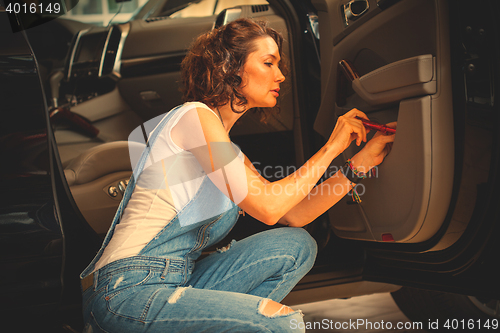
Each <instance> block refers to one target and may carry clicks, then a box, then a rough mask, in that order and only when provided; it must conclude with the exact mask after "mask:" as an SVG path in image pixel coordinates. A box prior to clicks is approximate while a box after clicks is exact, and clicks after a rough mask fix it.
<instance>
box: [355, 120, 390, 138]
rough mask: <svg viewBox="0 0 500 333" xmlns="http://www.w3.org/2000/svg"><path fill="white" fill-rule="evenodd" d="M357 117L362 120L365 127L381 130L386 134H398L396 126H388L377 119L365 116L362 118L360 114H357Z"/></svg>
mask: <svg viewBox="0 0 500 333" xmlns="http://www.w3.org/2000/svg"><path fill="white" fill-rule="evenodd" d="M356 119H359V120H361V122H362V123H363V126H365V128H367V129H370V130H375V131H379V132H382V133H384V134H385V135H389V134H396V130H395V129H394V128H390V127H387V126H386V125H382V124H379V123H377V122H375V121H370V120H366V119H365V118H361V117H358V116H356Z"/></svg>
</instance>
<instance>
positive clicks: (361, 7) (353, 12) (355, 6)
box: [342, 0, 370, 25]
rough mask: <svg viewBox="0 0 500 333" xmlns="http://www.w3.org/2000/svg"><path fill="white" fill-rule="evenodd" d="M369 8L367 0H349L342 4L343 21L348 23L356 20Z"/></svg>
mask: <svg viewBox="0 0 500 333" xmlns="http://www.w3.org/2000/svg"><path fill="white" fill-rule="evenodd" d="M369 8H370V4H369V3H368V0H351V1H349V2H348V3H346V4H344V5H343V8H342V9H343V12H344V22H345V25H349V21H355V20H357V19H358V18H359V17H360V16H361V15H363V14H364V13H366V12H367V11H368V9H369Z"/></svg>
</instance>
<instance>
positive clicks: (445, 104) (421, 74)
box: [41, 0, 454, 243]
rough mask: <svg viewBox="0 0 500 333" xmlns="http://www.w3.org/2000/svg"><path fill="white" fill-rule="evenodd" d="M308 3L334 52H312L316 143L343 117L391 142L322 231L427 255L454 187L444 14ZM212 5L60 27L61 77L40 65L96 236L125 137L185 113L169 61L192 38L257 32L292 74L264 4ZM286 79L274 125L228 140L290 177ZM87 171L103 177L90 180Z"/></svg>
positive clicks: (253, 125)
mask: <svg viewBox="0 0 500 333" xmlns="http://www.w3.org/2000/svg"><path fill="white" fill-rule="evenodd" d="M203 3H205V2H200V3H197V4H195V5H194V6H200V5H201V4H203ZM244 3H245V2H244ZM312 3H313V5H314V6H315V7H316V8H317V9H318V17H319V21H320V22H321V24H320V25H319V34H320V35H321V36H323V38H322V41H323V40H333V44H332V45H328V44H325V43H322V44H321V48H320V49H321V59H322V64H321V66H322V67H321V68H322V74H321V96H322V97H321V105H320V107H319V111H318V113H317V116H316V119H315V122H314V129H315V130H316V131H317V132H318V133H320V134H321V135H322V136H323V137H325V138H327V137H328V135H329V133H330V132H331V130H332V129H333V126H334V124H335V119H336V117H338V116H340V115H342V114H344V113H345V112H347V111H348V110H350V109H352V108H358V109H360V110H363V111H365V112H366V113H367V115H368V116H369V117H370V118H371V119H374V120H377V121H378V122H380V123H387V122H391V121H396V120H397V121H398V128H399V131H398V134H399V135H398V136H397V140H396V142H395V143H394V146H393V149H392V152H391V154H390V155H389V156H388V158H387V160H386V161H385V162H384V163H383V165H381V166H380V167H379V168H378V170H377V171H378V175H377V177H376V178H373V179H368V180H367V181H366V182H365V183H364V187H363V198H365V200H363V205H356V204H350V202H348V201H349V200H350V198H348V197H346V198H345V199H344V202H343V203H341V204H338V205H335V206H334V207H333V208H332V209H330V211H329V216H330V223H331V227H332V230H333V231H334V232H335V234H336V235H337V236H340V237H342V238H347V239H356V240H368V241H377V242H381V241H388V240H389V241H393V242H402V243H418V242H422V241H425V240H427V239H429V238H430V237H432V235H434V234H435V233H436V231H437V230H438V229H439V228H440V227H441V223H442V221H443V220H444V215H445V214H446V211H447V207H448V202H449V200H450V197H451V189H452V181H453V172H451V171H450V170H453V151H454V141H453V127H452V122H451V121H450V120H451V119H452V109H451V103H450V100H451V84H450V75H449V72H450V69H449V64H448V63H447V60H446V59H448V58H447V57H448V56H449V52H450V51H449V37H448V32H447V27H448V22H447V17H446V8H445V7H444V5H443V4H442V2H437V1H425V2H424V3H420V2H415V1H400V2H398V3H397V4H396V5H394V6H391V7H389V8H387V9H386V10H382V9H381V8H383V7H381V6H377V1H375V0H366V1H365V0H363V1H354V2H353V1H351V2H346V1H343V0H338V1H333V0H314V1H312ZM224 4H226V5H227V6H229V4H231V6H230V8H225V7H221V5H224ZM167 5H168V2H167V3H166V4H165V6H167ZM205 5H206V3H205ZM217 5H218V9H217V10H219V13H218V14H213V15H209V16H197V14H192V15H190V14H189V12H188V11H187V10H188V9H189V8H190V6H187V7H184V8H182V9H181V10H180V11H179V10H178V11H175V10H174V11H173V13H172V9H171V8H155V9H150V10H149V13H148V15H145V14H144V15H143V14H142V13H143V12H144V10H142V11H141V12H139V15H138V17H139V19H137V16H136V19H134V20H131V21H130V22H127V23H123V24H113V25H109V26H108V27H94V26H89V25H83V24H82V23H78V24H74V23H73V22H70V21H65V20H63V19H61V20H58V21H60V22H57V24H60V25H63V26H65V28H66V29H65V30H66V31H65V33H66V34H67V35H68V36H69V35H71V34H73V36H74V37H73V38H72V40H71V46H70V47H69V49H68V52H67V54H66V55H65V57H64V60H63V62H64V64H63V66H62V67H61V66H60V68H59V69H58V68H57V67H56V66H55V65H54V64H49V65H52V68H47V69H46V72H47V73H48V74H47V75H48V77H47V83H46V85H47V86H48V88H49V89H47V91H50V96H49V99H50V100H51V101H53V111H52V112H51V120H52V123H53V128H54V133H55V137H56V141H57V147H58V151H59V156H60V159H61V162H62V164H63V166H64V168H65V170H66V172H65V174H66V176H67V180H68V184H69V186H70V188H71V192H72V195H73V198H74V200H75V202H76V204H77V205H78V207H79V209H80V211H81V212H82V214H83V215H84V217H85V218H86V220H87V221H88V222H89V223H90V224H91V225H92V227H93V228H94V229H95V230H96V232H98V233H99V234H102V233H104V232H105V231H106V230H107V226H108V225H109V223H110V221H111V219H112V216H113V214H114V211H115V210H116V207H117V205H118V203H119V201H120V199H121V195H122V193H123V190H124V181H125V180H126V179H127V178H128V176H129V175H130V172H131V165H129V164H127V162H126V161H124V160H127V159H129V158H127V145H126V141H128V139H129V134H130V133H131V132H132V131H133V130H134V129H136V128H139V127H140V126H141V125H142V124H144V123H145V122H146V121H148V120H150V119H153V118H155V117H158V116H160V115H162V114H165V112H166V111H168V110H170V109H171V108H173V107H175V106H177V105H179V104H181V103H182V99H181V93H180V91H179V80H180V61H181V60H182V58H183V56H184V54H185V52H186V50H187V48H188V47H189V45H190V43H191V42H192V41H193V39H194V38H196V37H197V36H198V35H200V34H202V33H204V32H206V31H209V30H210V29H212V28H213V27H214V26H217V25H221V24H224V23H227V22H228V21H230V20H233V19H235V18H239V17H253V18H256V19H263V20H267V21H269V22H270V25H271V26H272V27H273V28H275V29H277V30H278V31H280V32H282V33H283V35H284V36H285V40H286V41H287V43H286V44H285V47H284V49H285V50H286V54H287V55H288V58H289V61H290V65H291V66H290V67H291V68H293V66H294V52H291V50H292V45H291V44H292V43H293V41H294V39H293V36H292V35H291V33H290V31H289V28H288V24H287V22H286V19H285V17H284V16H283V15H281V14H280V13H279V11H278V10H276V9H275V8H274V7H273V6H271V5H270V4H269V3H266V2H262V1H257V4H255V2H253V4H241V5H239V6H234V2H221V3H219V4H217ZM195 12H196V11H193V13H195ZM165 13H166V14H168V15H165ZM422 22H427V24H422ZM47 29H48V28H47ZM59 34H61V32H59ZM59 58H61V57H60V56H59ZM41 65H45V64H44V63H43V62H41ZM47 67H48V66H47ZM291 72H292V76H291V77H289V78H288V79H287V80H286V81H285V83H284V87H283V91H285V92H286V93H285V94H284V97H283V98H281V100H280V106H281V112H280V113H279V114H276V115H273V116H271V117H270V118H269V119H267V120H266V121H265V122H263V121H261V120H260V119H259V116H258V114H257V113H254V114H249V115H247V116H245V117H243V118H242V121H241V122H239V123H238V124H236V125H235V126H234V128H233V130H232V133H231V137H232V138H233V139H234V141H235V142H237V143H239V141H241V142H242V143H241V145H243V146H245V145H246V143H245V142H246V141H251V140H252V139H249V138H250V137H253V138H257V137H261V138H267V139H269V138H273V141H274V142H275V144H274V145H273V147H266V149H268V150H269V151H270V152H271V154H270V155H274V154H278V155H281V156H284V159H285V162H287V163H288V164H289V165H300V164H301V162H303V160H304V147H303V146H302V141H301V140H300V138H301V137H302V132H301V128H300V126H301V119H300V117H301V112H300V110H299V103H298V97H297V95H298V86H297V84H296V80H295V78H294V77H293V70H292V71H291ZM436 124H438V126H437V125H436ZM438 128H439V130H438ZM146 134H147V133H146ZM297 138H299V139H297ZM139 141H141V140H139ZM120 142H121V143H120ZM141 143H142V144H144V143H145V140H144V139H143V140H142V142H141ZM280 143H284V144H280ZM290 143H293V144H290ZM267 146H269V144H268V145H267ZM408 147H411V149H408ZM243 148H244V150H245V148H246V147H243ZM131 149H132V148H131ZM247 149H248V148H247ZM249 149H251V148H249ZM357 149H359V148H355V147H354V145H353V146H352V147H350V148H349V149H348V150H346V151H345V152H344V154H342V155H341V156H340V157H339V158H338V159H337V160H336V161H334V162H333V163H332V165H343V163H344V161H345V160H346V159H347V158H348V157H350V156H352V155H354V154H355V153H356V151H357ZM245 151H246V150H245ZM247 155H249V156H251V154H249V153H247ZM102 156H106V157H107V158H106V159H103V158H102ZM113 156H116V157H113ZM259 158H260V157H259V156H257V157H254V161H259ZM94 160H96V161H98V162H97V164H99V165H100V166H101V168H99V169H96V167H95V165H96V163H94V162H93V161H94ZM259 162H261V161H259ZM262 162H264V161H262ZM281 163H283V161H282V162H281ZM88 170H93V171H92V172H89V171H88ZM403 170H404V171H403ZM408 174H411V175H412V176H411V177H408V176H407V175H408ZM83 175H88V177H85V176H83ZM408 189H411V190H408ZM409 191H410V192H409ZM395 207H396V208H395ZM401 221H404V222H403V223H401Z"/></svg>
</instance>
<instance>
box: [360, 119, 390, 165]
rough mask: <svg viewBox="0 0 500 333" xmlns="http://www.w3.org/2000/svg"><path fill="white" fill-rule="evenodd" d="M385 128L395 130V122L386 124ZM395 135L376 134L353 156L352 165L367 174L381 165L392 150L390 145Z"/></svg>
mask: <svg viewBox="0 0 500 333" xmlns="http://www.w3.org/2000/svg"><path fill="white" fill-rule="evenodd" d="M386 126H387V127H390V128H396V126H397V122H392V123H388V124H386ZM395 137H396V134H392V135H384V134H382V132H377V133H375V135H374V136H373V138H372V139H371V140H370V141H368V142H367V143H366V145H365V146H364V147H363V149H361V151H360V152H358V153H357V154H356V155H354V156H353V158H352V159H351V160H352V163H353V165H354V166H355V167H356V168H357V169H358V170H359V171H363V172H368V171H369V169H371V168H373V167H375V166H377V165H379V164H380V163H382V161H383V160H384V158H385V157H386V156H387V154H389V152H390V151H391V148H392V143H393V142H394V138H395Z"/></svg>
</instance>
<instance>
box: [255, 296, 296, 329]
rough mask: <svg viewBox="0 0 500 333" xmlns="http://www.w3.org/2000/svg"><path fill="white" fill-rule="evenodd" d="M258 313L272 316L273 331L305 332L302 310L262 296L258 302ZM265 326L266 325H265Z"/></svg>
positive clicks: (268, 316)
mask: <svg viewBox="0 0 500 333" xmlns="http://www.w3.org/2000/svg"><path fill="white" fill-rule="evenodd" d="M259 313H260V314H261V315H263V316H265V317H267V318H272V319H273V320H272V321H271V322H270V323H272V324H273V328H272V331H273V332H296V333H299V332H305V327H304V321H303V319H302V312H301V311H300V310H299V311H294V310H293V309H292V308H290V307H288V306H286V305H283V304H281V303H278V302H275V301H273V300H271V299H268V298H263V299H262V300H261V302H260V304H259ZM266 326H267V325H266Z"/></svg>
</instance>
